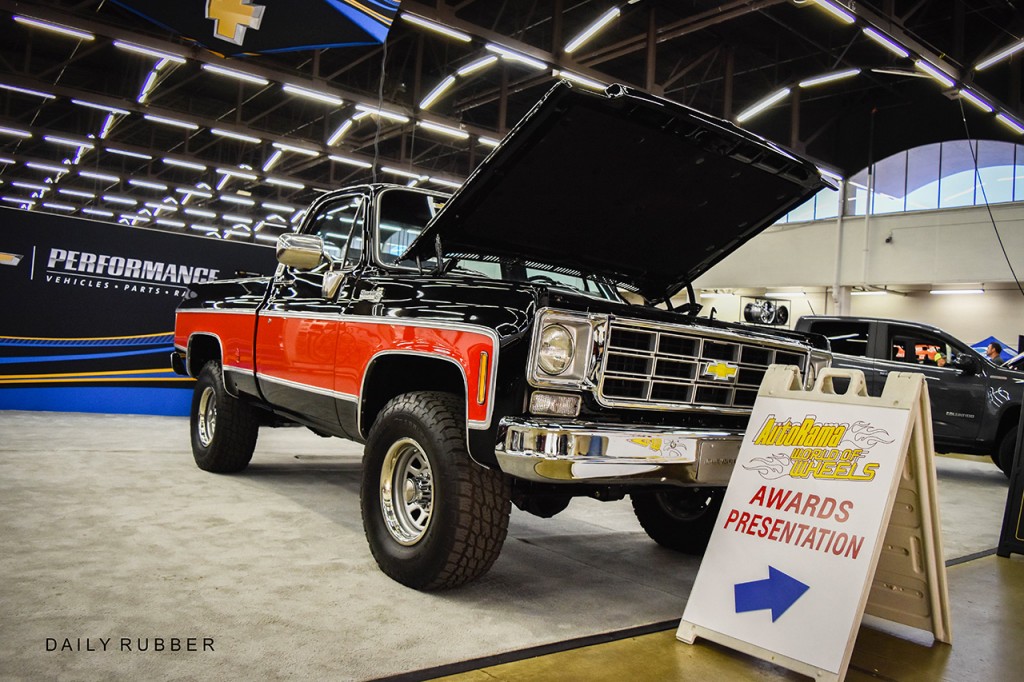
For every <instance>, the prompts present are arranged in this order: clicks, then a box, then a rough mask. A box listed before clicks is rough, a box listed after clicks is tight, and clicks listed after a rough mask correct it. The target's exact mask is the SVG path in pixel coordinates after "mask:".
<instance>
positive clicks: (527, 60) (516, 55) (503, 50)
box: [484, 43, 548, 71]
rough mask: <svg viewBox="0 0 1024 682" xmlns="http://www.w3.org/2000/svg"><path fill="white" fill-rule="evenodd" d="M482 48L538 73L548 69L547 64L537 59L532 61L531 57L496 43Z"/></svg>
mask: <svg viewBox="0 0 1024 682" xmlns="http://www.w3.org/2000/svg"><path fill="white" fill-rule="evenodd" d="M484 47H485V48H487V50H488V51H489V52H493V53H495V54H497V55H500V56H501V57H503V58H505V59H508V60H509V61H513V62H519V63H520V64H523V65H525V66H529V67H530V68H533V69H537V70H538V71H540V70H542V69H546V68H548V65H547V64H545V63H544V62H542V61H540V60H538V59H534V58H533V57H527V56H526V55H525V54H523V53H521V52H516V51H515V50H510V49H509V48H507V47H504V46H503V45H498V44H497V43H487V44H486V45H485V46H484Z"/></svg>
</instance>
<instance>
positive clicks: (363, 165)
mask: <svg viewBox="0 0 1024 682" xmlns="http://www.w3.org/2000/svg"><path fill="white" fill-rule="evenodd" d="M327 158H328V159H330V160H331V161H337V162H338V163H344V164H347V165H349V166H355V167H356V168H373V164H372V163H370V162H368V161H362V160H360V159H353V158H349V157H347V156H338V155H336V154H332V155H331V156H328V157H327ZM264 206H266V204H264Z"/></svg>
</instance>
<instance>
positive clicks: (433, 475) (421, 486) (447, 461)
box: [360, 392, 512, 590]
mask: <svg viewBox="0 0 1024 682" xmlns="http://www.w3.org/2000/svg"><path fill="white" fill-rule="evenodd" d="M464 411H465V406H464V404H463V402H462V401H461V400H460V399H459V398H457V397H456V396H454V395H452V394H449V393H435V392H416V393H406V394H403V395H400V396H398V397H397V398H394V399H393V400H391V401H390V402H389V403H388V404H387V405H385V406H384V409H383V410H381V412H380V414H379V415H378V417H377V419H376V421H375V422H374V424H373V427H372V428H371V429H370V435H369V438H368V439H367V441H366V450H365V456H364V458H363V480H362V489H361V494H360V505H361V507H362V515H363V530H364V532H365V533H366V539H367V542H368V543H369V545H370V551H371V553H372V554H373V558H374V559H376V561H377V565H378V566H380V569H381V570H382V571H383V572H384V573H385V574H387V575H388V576H390V577H391V578H393V579H394V580H396V581H398V582H400V583H402V584H403V585H406V586H407V587H411V588H413V589H416V590H438V589H447V588H451V587H456V586H458V585H462V584H463V583H467V582H469V581H471V580H474V579H476V578H478V577H480V576H481V575H483V574H484V573H486V572H487V571H488V569H490V568H491V566H492V565H493V564H494V561H495V560H496V559H497V558H498V554H499V553H500V552H501V546H502V544H503V543H504V542H505V535H506V534H507V533H508V520H509V513H510V512H511V506H512V505H511V502H510V499H511V486H510V483H509V480H508V479H507V477H505V476H504V475H503V474H502V473H501V472H499V471H494V470H491V469H487V468H485V467H482V466H480V465H479V464H477V463H476V462H474V461H473V460H472V459H470V457H469V453H468V451H467V448H466V430H465V419H464V417H463V413H464ZM386 467H388V468H386ZM387 482H390V484H391V487H390V488H387V487H386V486H385V484H386V483H387ZM396 483H397V485H396ZM399 489H400V490H401V491H402V492H401V494H400V495H397V496H396V493H395V491H396V490H399ZM386 501H387V503H386ZM388 505H390V507H389V506H388ZM389 520H390V523H391V525H390V526H389ZM399 538H401V539H399Z"/></svg>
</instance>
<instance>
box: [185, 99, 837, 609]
mask: <svg viewBox="0 0 1024 682" xmlns="http://www.w3.org/2000/svg"><path fill="white" fill-rule="evenodd" d="M822 186H823V181H822V179H821V176H820V174H819V172H818V170H817V169H816V168H815V166H814V165H813V164H811V163H809V162H806V161H803V160H800V159H797V158H796V157H794V156H792V155H791V154H789V153H788V152H785V151H783V150H781V149H778V148H776V147H775V146H773V145H771V144H770V143H768V142H766V141H764V140H762V139H760V138H757V137H755V136H753V135H751V134H749V133H746V132H744V131H742V130H739V129H737V128H735V127H734V126H732V125H730V124H729V123H727V122H725V121H720V120H717V119H713V118H710V117H708V116H705V115H703V114H700V113H699V112H696V111H693V110H691V109H688V108H686V107H683V106H681V105H679V104H676V103H673V102H669V101H667V100H663V99H659V98H655V97H652V96H649V95H645V94H640V93H635V92H632V91H630V90H628V89H626V88H622V87H614V88H612V89H609V91H608V92H606V93H605V94H603V95H593V94H585V93H582V92H579V91H577V90H575V89H573V88H571V87H569V86H567V85H565V84H560V85H559V86H556V87H555V88H554V89H553V90H552V91H550V92H549V93H548V94H547V95H546V96H545V97H544V98H543V99H542V100H541V102H540V103H539V104H538V105H537V106H536V107H535V108H534V109H533V110H532V111H531V112H530V113H529V114H528V115H527V116H526V117H525V118H524V119H523V120H522V121H521V122H520V123H519V124H518V125H517V126H516V128H515V129H514V130H513V131H512V132H511V133H510V134H509V136H508V137H507V138H506V139H505V141H504V142H503V143H502V144H501V145H500V146H499V147H498V148H497V149H496V150H495V151H494V152H493V153H492V154H491V155H490V156H489V157H488V158H487V159H486V160H485V161H484V162H483V163H482V164H481V166H480V167H479V168H478V169H477V170H476V171H475V172H474V174H473V175H472V177H470V179H469V180H468V181H467V182H466V184H465V185H463V187H462V188H461V189H460V190H459V191H458V192H456V193H455V195H454V196H451V197H449V196H446V195H441V194H438V193H435V192H430V191H425V190H422V189H417V188H410V187H402V186H395V185H384V184H371V185H362V186H357V187H352V188H349V189H344V190H339V191H337V192H334V193H331V194H328V195H325V196H324V197H322V198H321V199H319V200H318V201H317V202H316V203H314V204H313V205H312V206H311V207H310V209H309V211H308V214H307V216H306V218H305V219H304V221H303V223H302V224H301V226H300V228H299V229H298V232H297V233H296V234H288V235H284V236H283V237H281V239H280V240H279V243H278V246H277V254H278V260H279V261H280V266H279V267H278V270H277V272H276V274H275V275H274V276H273V277H270V278H252V279H237V280H229V281H218V282H211V283H205V284H201V285H197V286H194V287H193V288H192V292H191V293H190V295H189V296H188V297H187V299H186V300H185V301H184V302H183V303H182V304H181V306H180V308H179V309H178V312H177V325H176V330H175V345H176V348H177V351H176V354H175V355H174V357H173V362H174V365H175V367H176V369H177V370H178V371H179V372H181V373H187V374H188V375H190V376H193V377H196V378H197V380H198V381H197V383H196V389H195V396H194V400H193V403H192V417H191V431H192V446H193V452H194V455H195V459H196V462H197V463H198V465H199V466H200V467H201V468H203V469H206V470H209V471H215V472H236V471H240V470H242V469H243V468H245V467H246V465H247V464H248V463H249V461H250V458H251V457H252V454H253V449H254V447H255V444H256V438H257V434H258V429H259V427H260V426H261V425H270V426H274V425H281V424H284V423H297V424H302V425H305V426H307V427H309V428H310V429H313V430H314V431H316V432H317V433H320V434H324V435H331V436H338V437H341V438H349V439H352V440H355V441H358V442H361V443H365V457H364V467H363V483H362V491H361V495H362V514H363V524H364V527H365V531H366V537H367V539H368V541H369V544H370V548H371V550H372V553H373V555H374V557H375V558H376V560H377V562H378V564H379V565H380V567H381V568H382V570H383V571H384V572H385V573H387V574H388V575H389V576H391V577H392V578H394V579H395V580H398V581H399V582H402V583H404V584H406V585H409V586H411V587H415V588H418V589H435V588H441V587H451V586H455V585H458V584H461V583H464V582H466V581H469V580H472V579H474V578H476V577H478V576H479V575H481V574H482V573H483V572H485V571H486V570H488V568H490V566H491V565H492V564H493V562H494V561H495V559H496V558H497V556H498V553H499V551H500V548H501V545H502V542H503V541H504V539H505V534H506V531H507V527H508V520H509V514H510V509H511V505H512V504H515V505H516V506H517V507H519V508H520V509H523V510H525V511H527V512H530V513H533V514H536V515H539V516H542V517H548V516H552V515H554V514H557V513H558V512H560V511H562V510H563V509H565V507H566V506H567V505H568V503H569V501H570V500H571V498H572V497H574V496H581V495H585V496H591V497H594V498H597V499H601V500H614V499H622V498H623V497H624V496H625V495H627V494H628V495H630V496H631V498H632V504H633V507H634V509H635V511H636V515H637V517H638V518H639V520H640V523H641V524H642V525H643V527H644V528H645V529H646V531H647V532H648V534H650V535H651V537H652V538H654V539H655V540H657V541H658V542H660V543H662V544H663V545H666V546H669V547H672V548H675V549H677V550H681V551H688V552H701V551H703V548H704V547H705V545H706V543H707V539H708V536H709V534H710V530H711V526H712V524H713V523H714V519H715V516H716V514H717V510H718V504H719V501H720V496H721V491H722V489H723V487H724V486H725V485H726V483H727V482H728V480H729V476H730V473H731V471H732V466H733V464H734V462H735V458H736V455H737V451H738V445H739V438H740V436H741V434H742V432H743V430H744V428H745V427H746V422H747V419H748V417H749V413H750V409H751V406H752V404H753V402H754V397H755V394H756V392H757V388H758V385H759V384H760V382H761V378H762V376H763V375H764V372H765V370H766V368H767V367H768V366H769V365H771V364H773V363H781V364H787V365H796V366H798V367H799V368H800V369H801V370H802V371H803V372H804V373H805V375H806V376H807V377H808V379H809V380H810V379H811V378H813V376H814V373H815V371H816V370H818V369H820V368H821V367H822V366H824V365H825V364H827V363H828V361H829V354H828V352H827V342H825V341H824V339H822V338H821V337H818V336H815V335H807V334H799V333H796V332H789V331H782V330H764V329H758V328H753V327H745V326H742V325H736V324H727V323H723V322H721V321H716V320H711V319H707V318H700V317H698V316H697V315H698V313H699V311H700V306H699V305H696V304H693V303H690V304H686V305H683V306H680V307H677V308H676V309H671V303H670V299H671V297H672V296H673V295H674V294H676V293H678V292H680V291H681V290H683V289H684V288H686V289H689V290H690V294H691V295H690V300H691V301H692V300H693V296H692V287H690V284H689V283H690V282H691V281H692V280H693V278H695V277H696V276H698V275H699V274H700V273H702V272H704V271H705V270H707V269H708V268H709V267H711V266H712V265H713V264H715V263H717V262H718V261H719V260H721V259H722V258H724V257H725V256H726V255H727V254H728V253H729V252H730V251H732V250H734V249H735V248H737V247H738V246H739V245H741V244H743V243H744V242H746V241H747V240H748V239H750V238H751V237H753V236H754V235H755V234H757V233H758V232H760V231H761V230H762V229H763V228H764V227H766V226H767V225H770V224H771V223H772V222H774V221H775V220H776V219H777V218H778V217H779V216H780V215H782V214H784V213H786V212H787V211H788V210H790V209H791V208H792V207H794V206H795V205H797V204H799V203H801V202H802V201H804V200H805V199H807V198H808V197H810V196H812V195H813V194H814V193H815V192H817V191H818V190H819V189H820V188H821V187H822ZM622 292H627V295H626V297H628V298H630V299H631V300H633V301H634V303H629V302H627V300H626V298H624V296H623V294H622ZM638 300H639V301H642V303H636V302H635V301H638ZM656 304H661V306H660V307H655V305H656Z"/></svg>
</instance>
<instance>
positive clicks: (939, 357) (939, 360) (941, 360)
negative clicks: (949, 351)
mask: <svg viewBox="0 0 1024 682" xmlns="http://www.w3.org/2000/svg"><path fill="white" fill-rule="evenodd" d="M934 360H935V365H936V366H937V367H945V366H946V356H945V355H943V354H942V353H936V354H935V357H934Z"/></svg>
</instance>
